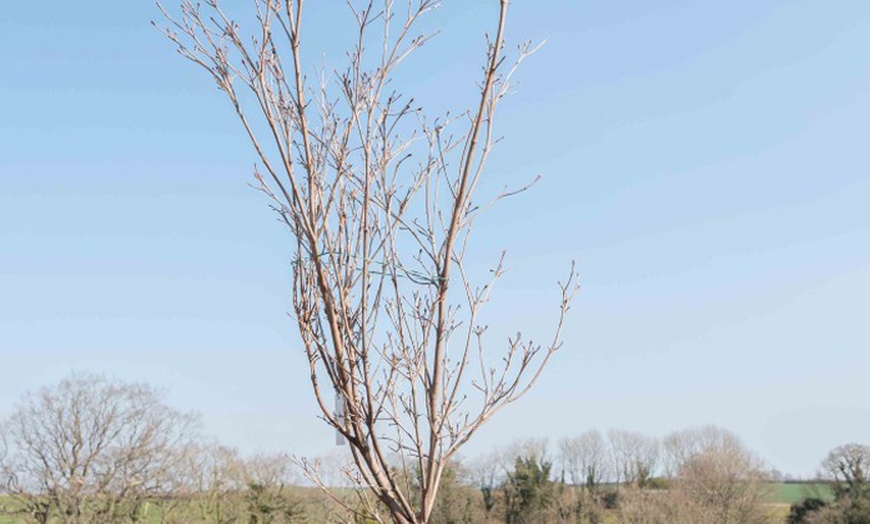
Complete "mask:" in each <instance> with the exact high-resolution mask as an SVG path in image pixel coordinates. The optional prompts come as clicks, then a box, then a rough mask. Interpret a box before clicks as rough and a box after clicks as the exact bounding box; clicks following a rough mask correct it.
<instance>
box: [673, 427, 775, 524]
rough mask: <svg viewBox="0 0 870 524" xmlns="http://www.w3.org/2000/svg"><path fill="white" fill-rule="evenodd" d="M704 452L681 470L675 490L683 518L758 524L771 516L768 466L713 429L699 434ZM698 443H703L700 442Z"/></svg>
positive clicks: (728, 435) (690, 458)
mask: <svg viewBox="0 0 870 524" xmlns="http://www.w3.org/2000/svg"><path fill="white" fill-rule="evenodd" d="M696 435H698V436H701V437H702V440H701V441H702V442H705V443H704V444H703V447H702V449H700V450H698V451H696V452H694V453H692V454H691V455H689V456H687V457H686V459H685V460H684V461H683V463H682V464H680V466H679V469H678V472H677V475H676V477H675V479H674V481H673V482H674V486H673V490H674V493H675V496H676V497H678V500H679V501H680V502H681V504H678V505H675V507H682V508H684V510H685V511H684V516H688V518H687V519H684V520H689V521H692V520H693V519H694V521H695V522H700V521H704V522H721V523H723V524H729V523H731V524H755V523H762V522H767V521H769V520H770V518H771V516H770V515H769V511H768V509H767V507H766V502H767V500H768V497H769V495H770V490H769V486H768V483H767V474H766V470H765V467H764V464H763V463H762V462H761V461H760V460H759V459H757V458H756V457H755V456H753V454H752V453H750V452H749V451H748V450H747V449H746V448H745V447H744V446H743V444H742V443H741V442H740V439H739V438H737V437H736V436H735V435H733V434H732V433H729V432H727V431H724V430H721V429H718V428H715V427H712V426H711V427H708V428H705V429H704V430H702V431H701V432H699V433H697V434H696ZM695 442H696V443H697V442H698V441H695Z"/></svg>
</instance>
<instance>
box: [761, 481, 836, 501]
mask: <svg viewBox="0 0 870 524" xmlns="http://www.w3.org/2000/svg"><path fill="white" fill-rule="evenodd" d="M809 497H815V498H820V499H822V500H824V501H826V502H830V501H832V500H834V493H833V491H831V486H830V485H828V484H825V483H823V482H779V483H776V484H775V485H774V491H773V493H772V495H771V502H772V503H774V504H789V505H791V504H794V503H796V502H800V501H802V500H803V499H805V498H809Z"/></svg>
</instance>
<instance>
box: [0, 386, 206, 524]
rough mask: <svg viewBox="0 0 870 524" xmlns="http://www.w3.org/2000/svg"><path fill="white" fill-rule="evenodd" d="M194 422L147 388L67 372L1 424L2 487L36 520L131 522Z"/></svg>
mask: <svg viewBox="0 0 870 524" xmlns="http://www.w3.org/2000/svg"><path fill="white" fill-rule="evenodd" d="M194 423H195V418H194V417H193V416H192V415H188V414H184V413H180V412H178V411H176V410H174V409H172V408H169V407H167V406H166V405H165V404H163V402H162V401H161V400H160V395H159V394H158V393H157V392H156V391H155V390H154V389H153V388H151V387H149V386H146V385H142V384H116V383H110V382H108V381H107V380H106V379H105V378H103V377H100V376H96V375H73V376H72V377H70V378H67V379H65V380H63V381H61V382H60V384H58V385H57V386H55V387H52V388H43V389H41V390H40V391H39V392H37V393H32V394H28V395H26V396H25V397H24V399H23V400H22V401H21V403H20V404H19V405H18V406H17V408H16V409H15V410H14V412H13V413H12V415H11V416H10V417H9V419H8V420H6V421H5V422H4V423H3V433H4V434H5V435H6V439H7V442H8V445H9V456H8V457H7V459H6V461H5V465H4V467H3V474H4V476H5V478H4V479H3V483H2V485H3V486H4V487H5V489H6V491H7V492H8V493H9V494H11V495H12V496H13V497H14V498H15V499H16V500H17V502H18V503H19V504H20V505H21V507H22V508H23V509H24V510H26V511H27V512H28V513H29V514H30V517H31V518H32V519H34V520H37V521H40V522H47V521H48V520H49V519H51V518H58V519H60V520H61V521H62V522H69V523H79V522H99V521H111V522H118V521H123V520H135V518H136V515H137V512H138V511H140V509H141V508H140V504H141V503H142V502H143V501H145V500H146V499H147V498H148V497H154V496H159V495H163V494H165V493H166V492H167V491H168V490H170V489H171V481H170V479H171V477H172V470H173V468H175V467H176V466H177V458H178V457H179V453H178V450H179V449H180V448H183V447H185V446H187V445H189V442H190V436H191V435H192V428H193V425H194Z"/></svg>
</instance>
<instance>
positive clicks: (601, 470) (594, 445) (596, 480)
mask: <svg viewBox="0 0 870 524" xmlns="http://www.w3.org/2000/svg"><path fill="white" fill-rule="evenodd" d="M559 459H560V460H559V462H560V464H561V466H562V471H563V472H564V474H565V478H566V480H567V481H569V482H570V483H571V484H572V485H574V486H586V487H588V488H590V489H592V488H594V487H595V486H597V485H599V484H601V482H604V481H608V480H610V478H611V469H612V468H611V466H610V462H611V461H610V455H609V453H608V450H607V443H606V442H605V440H604V438H603V437H602V436H601V433H600V432H599V431H598V430H594V429H593V430H589V431H586V432H585V433H581V434H579V435H577V436H574V437H565V438H562V439H561V440H559Z"/></svg>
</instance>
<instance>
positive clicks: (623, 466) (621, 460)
mask: <svg viewBox="0 0 870 524" xmlns="http://www.w3.org/2000/svg"><path fill="white" fill-rule="evenodd" d="M607 438H608V440H609V441H610V450H611V456H612V457H613V469H614V471H615V475H616V480H617V482H622V483H625V484H635V485H637V486H638V487H645V486H646V484H647V482H648V481H649V480H650V479H651V478H652V476H653V474H654V473H655V470H656V465H657V463H658V458H659V441H658V439H656V438H654V437H649V436H647V435H644V434H643V433H639V432H635V431H624V430H618V429H612V430H610V431H608V432H607Z"/></svg>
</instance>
